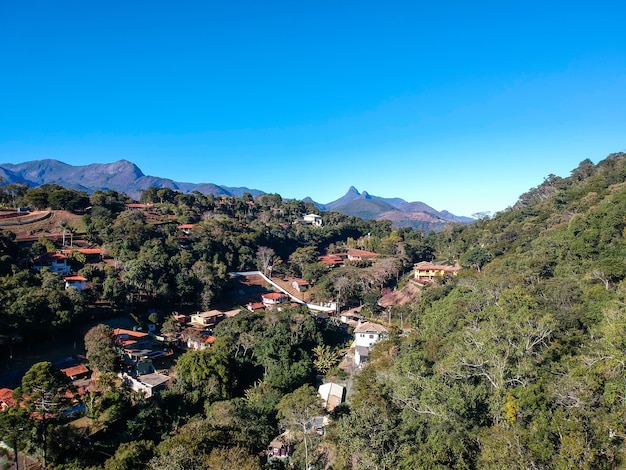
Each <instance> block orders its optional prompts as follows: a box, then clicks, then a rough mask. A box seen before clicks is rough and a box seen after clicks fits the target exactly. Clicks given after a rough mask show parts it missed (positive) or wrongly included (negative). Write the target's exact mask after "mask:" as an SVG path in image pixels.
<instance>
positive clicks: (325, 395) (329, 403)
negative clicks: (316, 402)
mask: <svg viewBox="0 0 626 470" xmlns="http://www.w3.org/2000/svg"><path fill="white" fill-rule="evenodd" d="M317 392H318V393H319V394H320V397H322V401H323V402H324V408H326V410H327V411H329V412H330V411H333V410H334V409H335V407H337V406H338V405H340V404H342V403H343V402H344V400H345V398H346V387H344V386H343V385H339V384H336V383H333V382H328V383H325V384H322V385H320V386H319V388H318V389H317Z"/></svg>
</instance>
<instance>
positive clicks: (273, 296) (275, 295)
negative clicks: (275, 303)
mask: <svg viewBox="0 0 626 470" xmlns="http://www.w3.org/2000/svg"><path fill="white" fill-rule="evenodd" d="M261 297H263V298H264V299H268V300H278V299H283V298H285V297H289V296H288V295H287V294H282V293H280V292H270V293H269V294H261Z"/></svg>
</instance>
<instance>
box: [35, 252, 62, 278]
mask: <svg viewBox="0 0 626 470" xmlns="http://www.w3.org/2000/svg"><path fill="white" fill-rule="evenodd" d="M33 268H34V269H35V270H37V271H41V270H42V269H44V268H48V269H49V270H50V271H52V272H53V273H57V274H68V273H69V272H70V266H69V264H67V256H65V255H64V254H63V253H52V252H47V253H44V254H42V255H40V256H38V257H37V258H35V261H34V266H33Z"/></svg>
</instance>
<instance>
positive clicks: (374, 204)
mask: <svg viewBox="0 0 626 470" xmlns="http://www.w3.org/2000/svg"><path fill="white" fill-rule="evenodd" d="M0 181H2V182H3V184H9V183H27V184H28V185H29V186H30V187H37V186H40V185H42V184H58V185H59V186H63V187H65V188H69V189H75V190H79V191H85V192H86V193H88V194H91V193H93V192H94V191H97V190H104V191H106V190H109V189H112V190H114V191H118V192H121V193H125V194H128V195H129V196H130V197H132V198H134V199H139V196H140V194H141V191H142V190H145V189H148V188H149V187H151V186H155V187H158V188H161V187H166V188H170V189H172V190H174V191H180V192H183V193H190V192H192V191H198V192H200V193H202V194H213V195H214V196H236V197H240V196H242V195H243V194H244V193H250V194H251V195H252V196H254V197H256V196H258V195H260V194H264V193H265V191H261V190H257V189H249V188H246V187H229V186H220V185H216V184H213V183H198V184H196V183H184V182H178V181H174V180H171V179H169V178H161V177H157V176H147V175H144V174H143V172H142V171H141V170H140V169H139V167H137V165H135V164H134V163H132V162H129V161H127V160H119V161H117V162H114V163H92V164H90V165H82V166H73V165H68V164H67V163H63V162H60V161H58V160H51V159H47V160H33V161H29V162H23V163H18V164H12V163H3V164H0ZM304 201H305V202H311V203H313V204H315V206H317V207H318V208H319V209H320V210H323V211H336V212H340V213H342V214H345V215H351V216H355V217H360V218H362V219H366V220H371V219H376V220H390V221H391V222H392V224H393V225H394V226H396V227H412V228H415V229H423V230H435V231H437V230H439V229H441V228H442V227H443V226H444V225H446V224H448V223H450V222H455V223H469V222H472V221H473V220H474V219H472V218H469V217H460V216H456V215H454V214H451V213H450V212H448V211H441V212H439V211H437V210H435V209H433V208H432V207H431V206H429V205H427V204H425V203H423V202H407V201H405V200H404V199H401V198H397V197H396V198H383V197H378V196H372V195H370V194H368V193H367V192H366V191H363V192H359V191H358V190H357V189H356V188H355V187H353V186H352V187H350V189H349V190H348V192H347V193H346V194H345V195H344V196H342V197H340V198H339V199H337V200H335V201H332V202H329V203H327V204H320V203H317V202H315V201H313V200H312V199H311V198H306V199H304Z"/></svg>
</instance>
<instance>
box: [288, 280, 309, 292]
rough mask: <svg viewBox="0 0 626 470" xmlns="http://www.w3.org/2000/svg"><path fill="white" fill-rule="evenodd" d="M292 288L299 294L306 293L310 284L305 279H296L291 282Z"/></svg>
mask: <svg viewBox="0 0 626 470" xmlns="http://www.w3.org/2000/svg"><path fill="white" fill-rule="evenodd" d="M291 287H293V288H294V289H295V290H297V291H298V292H304V291H305V290H307V288H308V287H309V283H308V282H307V281H305V280H304V279H294V280H293V281H291Z"/></svg>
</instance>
